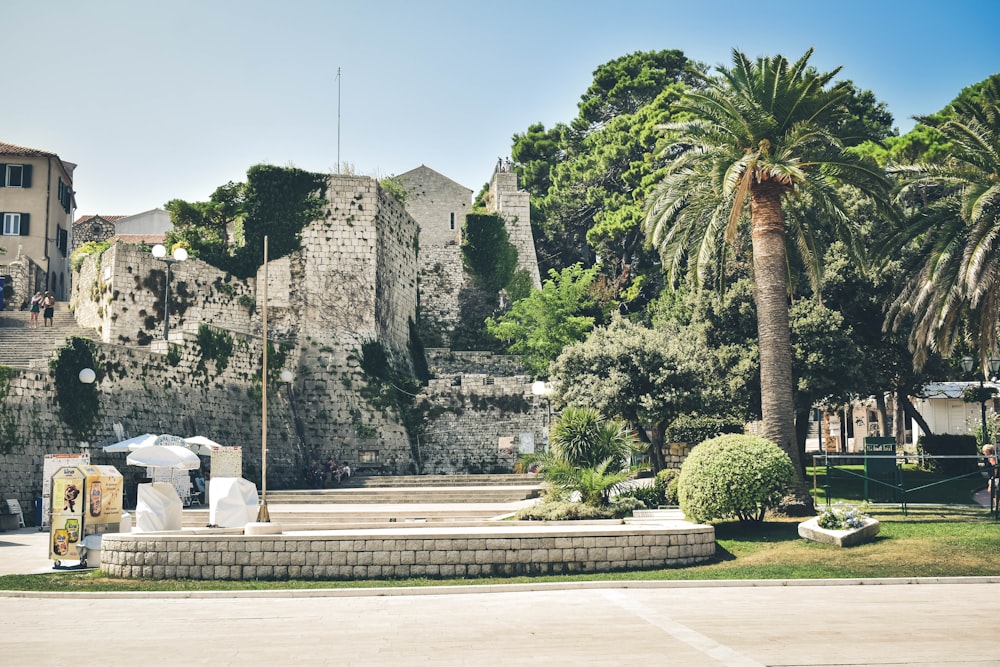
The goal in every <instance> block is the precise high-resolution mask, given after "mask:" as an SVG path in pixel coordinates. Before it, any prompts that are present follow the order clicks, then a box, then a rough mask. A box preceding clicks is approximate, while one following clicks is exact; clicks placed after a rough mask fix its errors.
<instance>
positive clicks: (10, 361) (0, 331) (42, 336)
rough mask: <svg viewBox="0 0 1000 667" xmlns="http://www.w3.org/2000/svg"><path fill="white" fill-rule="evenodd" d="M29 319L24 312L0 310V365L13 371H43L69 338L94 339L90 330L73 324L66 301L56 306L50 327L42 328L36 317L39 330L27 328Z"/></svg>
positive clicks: (39, 318)
mask: <svg viewBox="0 0 1000 667" xmlns="http://www.w3.org/2000/svg"><path fill="white" fill-rule="evenodd" d="M30 316H31V313H29V312H28V311H26V310H4V311H0V365H3V366H11V367H13V368H23V369H32V368H34V369H38V368H45V367H46V366H47V364H48V361H49V359H50V358H51V357H52V355H53V354H54V353H55V351H56V350H57V349H59V348H60V347H62V346H63V345H64V344H65V342H66V339H67V338H68V337H70V336H80V337H83V338H91V339H96V338H97V337H98V334H97V332H96V331H95V330H93V329H87V328H85V327H81V326H79V325H78V324H77V323H76V319H75V318H74V317H73V313H71V312H70V311H69V306H68V304H67V303H65V302H60V303H57V304H56V311H55V314H54V317H53V319H52V326H51V327H45V326H43V325H44V320H43V318H42V316H41V315H40V314H39V317H38V328H37V329H32V328H29V327H28V320H29V318H30Z"/></svg>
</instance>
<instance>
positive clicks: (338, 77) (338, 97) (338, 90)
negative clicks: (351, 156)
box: [337, 67, 340, 174]
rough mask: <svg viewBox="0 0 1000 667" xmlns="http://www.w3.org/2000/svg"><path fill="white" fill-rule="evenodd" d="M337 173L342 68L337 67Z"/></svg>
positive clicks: (338, 168) (338, 171)
mask: <svg viewBox="0 0 1000 667" xmlns="http://www.w3.org/2000/svg"><path fill="white" fill-rule="evenodd" d="M337 173H338V174H339V173H340V68H339V67H338V68H337Z"/></svg>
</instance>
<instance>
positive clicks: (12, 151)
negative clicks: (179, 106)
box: [0, 141, 59, 157]
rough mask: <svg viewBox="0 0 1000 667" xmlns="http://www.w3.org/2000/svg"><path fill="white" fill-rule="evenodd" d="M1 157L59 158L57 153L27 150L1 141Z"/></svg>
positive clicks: (33, 149) (34, 149)
mask: <svg viewBox="0 0 1000 667" xmlns="http://www.w3.org/2000/svg"><path fill="white" fill-rule="evenodd" d="M0 155H17V156H18V157H59V156H58V155H56V154H55V153H50V152H48V151H43V150H40V149H38V148H25V147H24V146H15V145H14V144H6V143H4V142H2V141H0Z"/></svg>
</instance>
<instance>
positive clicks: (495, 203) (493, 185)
mask: <svg viewBox="0 0 1000 667" xmlns="http://www.w3.org/2000/svg"><path fill="white" fill-rule="evenodd" d="M529 200H530V196H529V195H528V193H527V192H526V191H524V190H519V189H518V188H517V174H515V173H514V172H513V171H512V170H511V168H510V163H509V162H507V163H506V164H500V165H498V168H497V170H496V171H494V172H493V179H492V180H491V181H490V190H489V193H488V194H487V196H486V210H487V211H489V212H490V213H499V214H500V216H501V217H502V218H503V219H504V222H505V223H506V226H507V233H508V234H509V235H510V242H511V243H513V244H514V247H515V248H517V268H518V269H519V270H520V269H523V270H525V271H527V272H528V275H530V276H531V284H532V286H533V287H535V288H536V289H538V288H541V286H542V280H541V276H540V275H539V272H538V256H537V255H536V254H535V238H534V236H533V235H532V233H531V205H530V201H529Z"/></svg>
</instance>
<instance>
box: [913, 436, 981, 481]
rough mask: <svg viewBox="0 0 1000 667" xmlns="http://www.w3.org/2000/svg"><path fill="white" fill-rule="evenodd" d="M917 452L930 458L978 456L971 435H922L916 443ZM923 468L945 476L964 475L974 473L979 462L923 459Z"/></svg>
mask: <svg viewBox="0 0 1000 667" xmlns="http://www.w3.org/2000/svg"><path fill="white" fill-rule="evenodd" d="M917 451H918V452H922V453H924V454H930V455H931V456H958V455H962V456H969V457H974V456H976V455H978V454H979V447H978V445H977V443H976V437H975V436H972V435H923V436H920V440H918V441H917ZM923 461H924V463H923V465H924V467H926V468H927V469H928V470H931V471H937V472H940V473H942V474H945V475H965V474H967V473H970V472H975V471H976V469H977V468H978V467H979V461H978V459H975V458H967V459H924V460H923Z"/></svg>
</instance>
